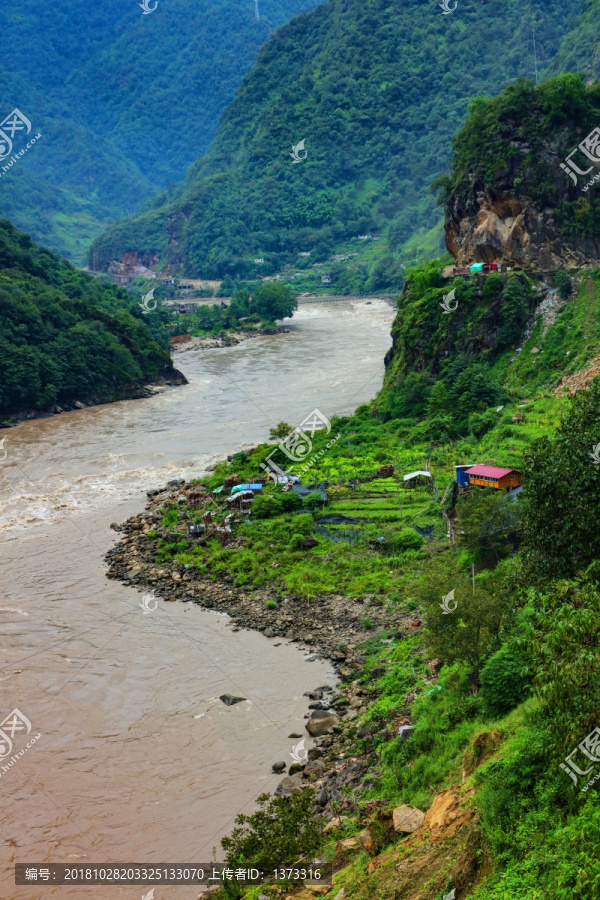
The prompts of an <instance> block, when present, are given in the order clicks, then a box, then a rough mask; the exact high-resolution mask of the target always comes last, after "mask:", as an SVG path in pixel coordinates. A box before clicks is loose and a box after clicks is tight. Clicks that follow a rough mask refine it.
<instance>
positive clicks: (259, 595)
mask: <svg viewBox="0 0 600 900" xmlns="http://www.w3.org/2000/svg"><path fill="white" fill-rule="evenodd" d="M201 489H202V486H201V485H192V484H186V483H185V482H183V481H174V482H169V484H168V485H167V486H166V488H165V489H164V490H161V491H151V492H149V495H148V496H149V500H148V503H147V506H146V509H145V511H144V512H143V513H142V514H140V515H137V516H133V517H132V518H130V519H128V520H127V521H126V522H124V523H122V524H117V523H113V525H112V526H111V527H112V528H113V529H115V530H116V531H118V532H120V533H121V534H122V535H123V538H122V540H121V541H120V542H119V543H118V544H116V545H115V547H113V548H112V549H111V550H110V551H109V553H108V554H107V556H106V560H107V563H108V566H109V568H108V572H107V576H108V577H109V578H113V579H117V580H119V581H121V582H122V583H123V584H128V585H133V586H135V587H137V588H139V589H146V590H150V591H153V592H154V593H155V596H156V597H157V598H160V599H162V600H164V601H166V602H173V601H176V600H180V601H182V602H184V603H195V604H198V605H199V606H202V607H203V608H205V609H213V610H217V611H219V612H223V613H227V614H228V615H229V616H230V617H231V626H232V628H233V629H234V630H237V629H239V628H252V629H254V630H257V631H260V632H262V633H263V634H264V635H265V637H267V638H281V639H282V640H285V641H289V642H290V643H298V644H300V645H301V646H302V647H304V648H305V649H306V650H307V651H308V653H309V656H308V659H309V660H310V659H311V658H312V659H316V658H317V657H321V658H325V659H328V660H330V661H331V663H332V664H333V666H334V667H335V669H336V671H337V672H338V673H339V676H340V678H341V685H340V686H339V688H338V690H337V691H334V692H332V691H331V688H328V687H327V686H316V687H315V689H314V690H313V691H311V692H309V694H308V700H309V701H310V702H309V703H308V711H307V714H306V730H307V733H308V735H310V736H311V737H313V738H314V740H315V744H316V746H314V747H313V748H312V749H311V750H309V751H308V756H307V757H306V758H304V759H303V758H302V756H300V760H301V761H300V762H296V763H294V764H293V765H292V766H291V767H290V769H289V771H288V774H287V775H285V777H284V778H283V779H282V781H281V782H280V784H279V786H278V788H277V791H276V793H278V794H284V795H285V794H289V793H292V792H294V791H296V790H301V789H302V788H303V787H304V786H306V785H307V784H310V785H311V786H313V787H314V788H315V790H316V797H317V809H318V811H319V812H320V813H322V814H323V815H324V816H325V818H326V819H328V820H331V819H333V818H334V817H339V816H340V815H342V814H343V813H344V812H351V811H353V810H354V809H356V808H357V804H356V801H355V800H353V799H352V798H350V797H347V796H345V789H346V788H348V787H352V786H358V785H359V784H360V783H362V782H364V781H365V779H366V780H367V782H369V781H370V782H371V783H372V782H373V779H375V778H376V777H377V774H378V773H377V763H378V756H377V754H376V753H372V752H369V751H368V750H366V751H365V752H362V753H359V754H355V753H354V754H352V753H350V752H349V749H350V748H351V747H353V746H355V745H356V743H357V740H358V741H359V743H361V744H362V745H363V746H368V743H369V738H370V737H373V736H375V735H378V736H379V740H381V739H383V740H391V739H392V738H393V737H394V736H395V735H397V734H398V732H399V729H400V728H404V729H405V730H406V729H407V731H406V736H408V734H409V733H410V730H411V728H410V723H411V717H410V709H409V704H410V703H411V702H412V699H414V697H413V696H411V695H408V696H407V697H406V698H405V707H406V708H405V709H403V710H402V711H401V713H396V714H394V716H393V717H392V718H390V719H388V720H385V721H381V722H378V723H377V724H372V725H370V726H369V727H368V728H366V729H365V728H362V729H357V720H359V718H360V717H361V714H362V713H364V712H366V710H367V708H368V706H369V704H370V703H371V702H372V701H373V700H374V699H375V698H376V696H377V692H376V690H375V688H374V687H373V683H374V681H375V680H376V679H377V678H378V677H380V676H381V675H382V674H383V672H384V670H382V669H379V670H374V671H372V672H371V673H370V677H369V678H368V679H367V678H366V676H365V673H364V671H363V670H364V664H365V662H366V659H365V657H364V656H362V655H361V652H360V648H359V645H360V644H361V643H362V642H364V641H366V640H367V639H368V638H372V637H373V636H375V635H376V634H377V633H378V632H381V631H382V630H384V629H385V630H386V631H387V632H388V634H389V636H390V640H400V639H402V638H404V637H406V636H407V635H409V634H414V633H416V632H417V631H418V630H420V629H421V627H422V626H421V621H420V619H419V618H415V616H414V614H413V615H412V616H411V615H404V614H401V613H398V612H391V611H390V610H389V609H387V608H385V607H384V606H383V605H380V604H381V601H380V600H379V599H378V598H377V597H376V596H372V597H366V598H349V597H344V596H342V595H339V594H330V595H325V596H323V597H321V598H319V599H318V600H314V601H312V600H311V601H310V603H307V602H305V601H302V600H300V599H297V598H294V597H291V596H290V597H285V598H283V599H282V598H281V597H280V596H279V595H278V594H277V593H276V592H275V590H274V589H269V588H266V589H263V590H254V591H252V592H250V591H247V590H243V589H240V588H238V587H235V585H234V584H233V579H232V578H231V576H229V575H227V574H225V575H223V577H222V578H221V580H220V581H213V580H211V579H210V578H207V577H206V576H202V575H199V574H197V573H195V572H194V571H193V570H191V569H189V568H187V567H186V566H182V565H178V564H175V563H171V562H169V563H168V564H167V563H165V564H162V563H159V562H158V561H157V560H156V544H155V542H154V541H152V540H149V539H148V538H147V535H148V534H150V532H156V531H158V533H159V534H160V533H161V531H162V532H163V534H162V536H164V537H166V538H171V539H174V538H175V537H176V536H177V537H183V536H184V535H182V534H181V533H178V534H176V533H170V532H169V531H168V530H167V529H164V528H162V527H161V526H158V527H157V523H158V522H159V521H161V520H162V514H161V513H160V512H159V510H160V509H161V508H164V506H165V505H166V504H176V505H177V506H178V507H179V508H181V509H183V508H185V506H186V504H189V503H190V502H191V501H193V498H194V497H195V496H197V495H198V493H199V491H201ZM236 543H239V546H242V539H240V538H237V537H236V536H235V533H234V534H233V536H232V538H231V541H230V542H229V543H228V546H229V547H230V548H233V549H235V547H236ZM365 601H366V602H369V601H370V603H369V607H368V613H369V615H368V618H366V617H365V608H364V604H365ZM267 603H268V604H269V605H268V606H266V604H267ZM436 675H437V671H434V670H432V677H435V676H436ZM413 693H414V692H413ZM306 736H307V735H305V736H304V737H306ZM301 737H302V735H298V734H292V735H290V739H299V738H301ZM275 765H276V766H277V768H275V769H274V771H280V772H282V773H283V770H284V769H285V768H286V766H285V765H282V764H281V763H278V764H277V763H276V764H275ZM343 792H344V793H343Z"/></svg>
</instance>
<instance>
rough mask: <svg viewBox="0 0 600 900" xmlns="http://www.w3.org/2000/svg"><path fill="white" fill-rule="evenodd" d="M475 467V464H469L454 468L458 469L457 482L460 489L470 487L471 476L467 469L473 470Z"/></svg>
mask: <svg viewBox="0 0 600 900" xmlns="http://www.w3.org/2000/svg"><path fill="white" fill-rule="evenodd" d="M472 467H473V463H469V464H468V465H466V466H454V468H455V469H456V482H457V484H458V486H459V487H469V485H470V481H469V476H468V475H467V469H471V468H472Z"/></svg>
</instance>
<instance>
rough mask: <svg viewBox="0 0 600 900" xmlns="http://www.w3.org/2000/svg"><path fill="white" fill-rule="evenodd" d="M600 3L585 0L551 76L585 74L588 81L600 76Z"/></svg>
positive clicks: (555, 59) (552, 68)
mask: <svg viewBox="0 0 600 900" xmlns="http://www.w3.org/2000/svg"><path fill="white" fill-rule="evenodd" d="M599 21H600V2H598V0H585V3H584V4H583V9H582V11H581V13H580V14H579V16H578V17H577V19H576V20H575V22H574V24H573V27H572V28H571V29H570V30H569V33H568V35H566V37H565V39H564V41H563V43H562V46H561V48H560V50H559V52H558V53H557V54H556V57H555V58H554V60H553V61H552V63H551V65H550V67H549V70H548V71H549V74H551V75H558V74H559V72H583V73H584V74H585V76H586V78H588V79H592V78H598V75H599V74H600V33H599V30H598V22H599Z"/></svg>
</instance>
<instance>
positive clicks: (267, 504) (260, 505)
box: [252, 494, 281, 519]
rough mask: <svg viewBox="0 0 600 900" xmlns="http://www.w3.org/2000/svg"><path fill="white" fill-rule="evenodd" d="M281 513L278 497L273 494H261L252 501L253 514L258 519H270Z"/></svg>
mask: <svg viewBox="0 0 600 900" xmlns="http://www.w3.org/2000/svg"><path fill="white" fill-rule="evenodd" d="M280 514H281V507H280V505H279V503H278V502H277V498H276V497H273V495H272V494H259V495H258V497H255V498H254V500H253V502H252V515H253V516H254V517H255V518H257V519H270V518H271V517H272V516H278V515H280Z"/></svg>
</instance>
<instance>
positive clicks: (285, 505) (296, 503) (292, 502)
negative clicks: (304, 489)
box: [276, 491, 302, 512]
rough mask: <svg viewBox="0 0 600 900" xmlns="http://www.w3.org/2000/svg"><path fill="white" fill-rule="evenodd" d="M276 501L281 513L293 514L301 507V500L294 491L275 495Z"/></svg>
mask: <svg viewBox="0 0 600 900" xmlns="http://www.w3.org/2000/svg"><path fill="white" fill-rule="evenodd" d="M276 499H277V502H278V504H279V508H280V510H281V512H294V511H295V510H296V509H300V507H301V506H302V499H301V497H300V495H299V494H296V493H295V491H285V492H283V493H281V494H277V498H276Z"/></svg>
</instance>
